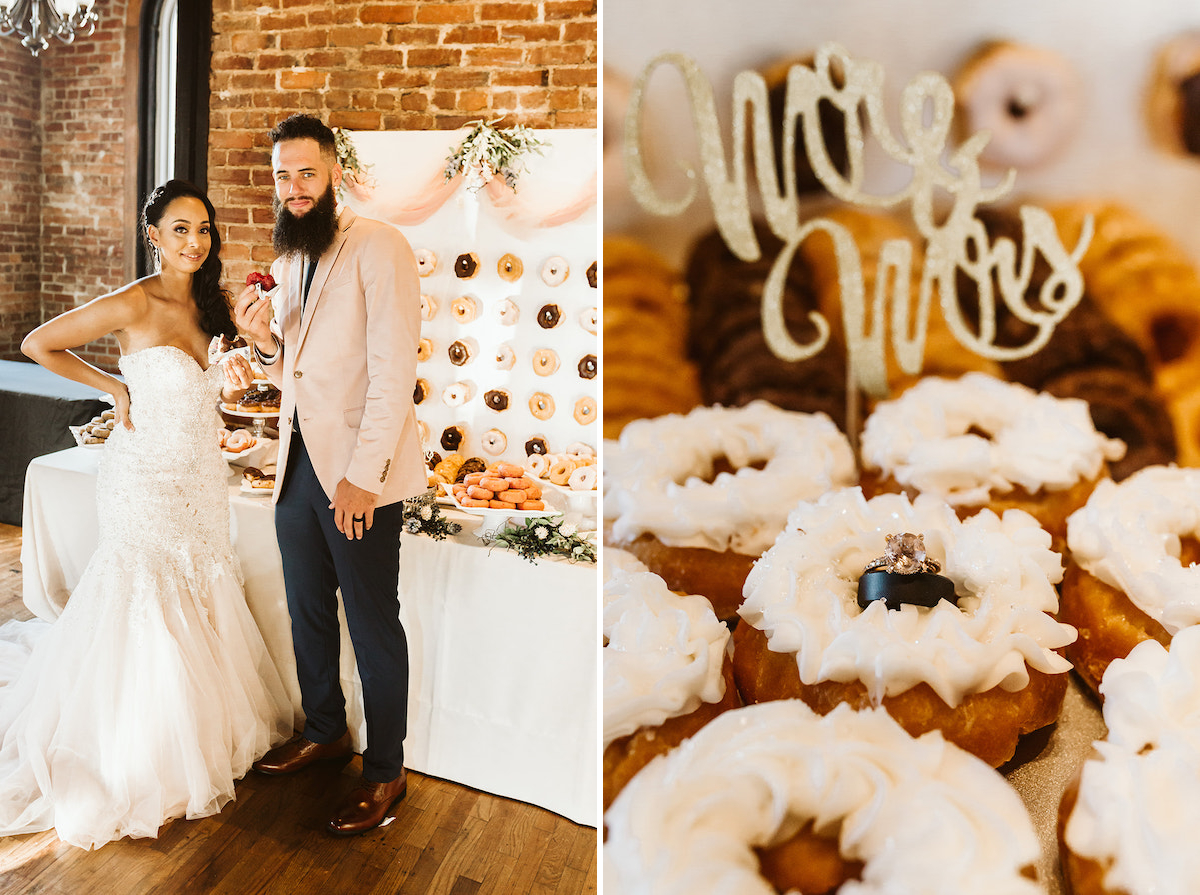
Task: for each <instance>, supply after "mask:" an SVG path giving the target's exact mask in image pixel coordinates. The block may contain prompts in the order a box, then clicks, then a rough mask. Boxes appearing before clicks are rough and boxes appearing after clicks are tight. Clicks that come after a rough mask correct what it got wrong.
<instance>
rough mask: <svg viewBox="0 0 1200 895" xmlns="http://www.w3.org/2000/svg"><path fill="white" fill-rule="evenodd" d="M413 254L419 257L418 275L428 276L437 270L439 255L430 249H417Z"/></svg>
mask: <svg viewBox="0 0 1200 895" xmlns="http://www.w3.org/2000/svg"><path fill="white" fill-rule="evenodd" d="M413 255H414V256H415V257H416V259H417V276H421V277H427V276H429V275H430V274H431V273H433V272H434V271H435V270H437V266H438V257H437V255H436V254H434V253H433V252H432V251H430V250H429V249H416V250H415V251H413Z"/></svg>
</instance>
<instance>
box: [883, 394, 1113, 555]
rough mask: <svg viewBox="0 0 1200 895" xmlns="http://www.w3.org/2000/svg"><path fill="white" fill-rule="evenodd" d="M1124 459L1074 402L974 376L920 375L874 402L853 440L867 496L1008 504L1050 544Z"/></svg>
mask: <svg viewBox="0 0 1200 895" xmlns="http://www.w3.org/2000/svg"><path fill="white" fill-rule="evenodd" d="M1124 453H1125V445H1124V444H1123V443H1122V442H1120V441H1117V440H1116V439H1111V438H1106V437H1104V436H1103V435H1101V434H1100V433H1099V432H1097V431H1096V427H1095V426H1094V425H1093V424H1092V418H1091V415H1090V414H1089V412H1088V407H1087V405H1086V404H1084V403H1083V402H1082V401H1079V400H1075V399H1070V398H1055V397H1054V396H1052V395H1049V394H1046V393H1044V392H1041V393H1039V392H1035V391H1033V390H1032V389H1029V388H1026V387H1025V386H1023V385H1019V384H1017V383H1009V382H1003V381H1002V380H999V379H996V378H994V377H992V376H988V375H986V374H984V373H967V374H965V375H964V376H962V377H960V378H958V379H941V378H938V377H929V378H927V379H923V380H921V381H920V382H919V383H917V384H916V385H915V386H913V387H912V388H910V389H909V390H908V391H906V392H904V393H903V394H902V395H901V396H900V397H898V398H895V399H893V400H890V401H881V402H880V403H879V404H877V405H876V406H875V409H874V411H872V413H871V415H870V417H868V419H867V422H866V426H865V427H864V429H863V434H862V442H861V454H862V465H863V470H864V484H863V487H864V490H865V491H867V492H868V494H870V493H875V492H878V491H882V490H899V489H903V490H904V491H905V492H906V493H908V494H910V495H912V494H917V493H920V494H933V495H936V496H938V497H940V498H941V499H943V500H945V501H946V502H947V503H949V504H951V505H952V506H954V507H956V508H959V509H960V510H961V511H962V512H964V513H966V512H970V511H971V510H972V509H974V508H976V507H981V506H988V507H991V508H992V509H993V510H996V511H997V512H1001V511H1002V510H1003V509H1004V508H1007V507H1017V508H1020V509H1024V510H1026V511H1027V512H1030V513H1032V514H1033V515H1034V516H1035V517H1037V519H1038V521H1040V522H1041V523H1042V525H1043V526H1045V528H1046V530H1047V531H1049V532H1050V533H1051V534H1052V535H1053V536H1054V537H1055V538H1056V539H1057V543H1059V544H1062V543H1064V539H1065V536H1066V518H1067V516H1068V515H1070V514H1071V513H1072V512H1074V511H1075V510H1076V509H1078V508H1079V507H1081V506H1083V504H1084V503H1085V502H1086V501H1087V497H1088V495H1089V494H1090V493H1091V490H1092V488H1093V486H1094V485H1095V482H1096V481H1097V480H1098V479H1100V478H1102V477H1106V476H1107V468H1106V463H1107V461H1109V460H1118V459H1120V458H1121V457H1122V456H1123V455H1124Z"/></svg>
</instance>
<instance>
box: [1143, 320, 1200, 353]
mask: <svg viewBox="0 0 1200 895" xmlns="http://www.w3.org/2000/svg"><path fill="white" fill-rule="evenodd" d="M1197 335H1200V318H1197V317H1195V316H1191V315H1184V314H1160V315H1158V316H1157V317H1155V318H1154V320H1152V321H1151V323H1150V339H1151V341H1152V342H1153V347H1154V355H1155V357H1156V359H1157V362H1158V363H1159V364H1169V363H1171V362H1172V361H1176V360H1179V359H1180V358H1181V357H1183V356H1184V355H1186V354H1187V353H1188V351H1189V350H1190V349H1191V347H1192V346H1193V345H1194V344H1195V343H1196V337H1197Z"/></svg>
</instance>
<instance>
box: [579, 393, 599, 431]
mask: <svg viewBox="0 0 1200 895" xmlns="http://www.w3.org/2000/svg"><path fill="white" fill-rule="evenodd" d="M595 421H596V399H595V398H580V399H579V400H578V401H576V402H575V422H577V423H579V425H581V426H586V425H587V424H588V423H594V422H595Z"/></svg>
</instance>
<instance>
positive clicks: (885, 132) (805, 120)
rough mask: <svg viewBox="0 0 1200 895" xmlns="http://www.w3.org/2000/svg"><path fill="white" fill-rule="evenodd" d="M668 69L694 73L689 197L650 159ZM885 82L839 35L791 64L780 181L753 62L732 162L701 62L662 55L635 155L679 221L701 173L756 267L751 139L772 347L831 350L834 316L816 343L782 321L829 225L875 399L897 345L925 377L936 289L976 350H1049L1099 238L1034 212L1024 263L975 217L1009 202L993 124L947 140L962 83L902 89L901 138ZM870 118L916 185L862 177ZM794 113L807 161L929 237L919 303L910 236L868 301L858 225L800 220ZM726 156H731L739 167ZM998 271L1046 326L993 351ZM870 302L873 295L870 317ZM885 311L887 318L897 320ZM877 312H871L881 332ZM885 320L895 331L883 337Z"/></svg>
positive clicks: (855, 370)
mask: <svg viewBox="0 0 1200 895" xmlns="http://www.w3.org/2000/svg"><path fill="white" fill-rule="evenodd" d="M660 67H668V68H674V69H675V70H676V71H677V72H678V73H679V74H680V75H681V76H682V77H683V80H684V83H685V86H686V88H687V93H688V98H689V102H690V108H691V113H692V123H693V126H694V127H695V131H696V137H697V141H698V145H699V152H700V159H701V172H700V177H698V176H697V173H696V170H695V169H694V168H693V167H692V166H690V165H688V164H687V163H686V162H683V161H682V160H681V161H680V164H681V165H682V167H683V169H684V170H685V171H686V173H687V175H688V178H689V183H688V188H687V190H686V194H685V195H684V196H682V197H680V198H677V199H671V198H668V197H665V196H662V195H660V194H659V192H658V191H657V190H656V189H655V186H654V184H653V182H652V180H651V178H650V175H649V174H648V173H647V171H646V169H645V166H644V164H643V152H642V129H641V119H642V114H643V103H644V98H645V92H646V88H647V85H648V83H649V80H650V78H651V76H652V75H653V74H654V73H655V71H656V70H657V69H659V68H660ZM883 82H884V72H883V68H882V66H880V65H879V64H877V63H874V62H871V61H868V60H856V59H852V58H851V57H850V55H849V54H848V53H847V52H846V51H845V50H844V49H843V48H841V47H840V46H838V45H836V44H826V45H825V46H823V47H821V48H820V49H819V50H818V51H817V54H816V58H815V60H814V62H813V65H812V68H809V67H807V66H804V65H795V66H792V67H791V68H790V69H789V70H788V77H787V93H786V96H785V100H784V119H783V133H782V135H781V138H782V152H783V179H782V183H780V182H779V179H778V178H777V176H776V173H775V172H776V170H777V169H776V165H775V156H774V148H773V147H774V143H773V141H772V139H771V137H772V134H771V121H770V117H769V114H768V106H767V86H766V81H765V80H764V79H763V77H762V76H761V75H760V74H758V73H757V72H753V71H743V72H740V73H739V74H738V75H737V76H736V77H735V78H734V82H733V118H732V122H733V124H732V133H731V142H730V147H731V152H732V155H731V156H727V153H726V149H725V145H724V143H723V141H722V138H721V132H720V125H719V122H718V119H717V109H716V99H715V96H714V93H713V89H712V85H711V84H710V83H709V82H708V80H707V79H706V78H705V76H704V74H703V72H701V70H700V68H699V67H698V66H697V65H696V63H695V62H693V61H692V60H690V59H688V58H687V57H686V56H683V55H680V54H678V53H665V54H663V55H660V56H657V57H655V58H654V59H652V60H651V61H650V62H649V63H648V64H647V65H646V67H645V68H644V69H643V71H642V73H641V74H640V75H639V77H638V79H637V81H636V83H635V84H634V85H633V89H632V92H631V96H630V102H629V109H628V117H627V122H626V127H625V161H626V165H627V168H628V177H629V185H630V190H631V192H632V194H633V196H634V198H635V199H636V200H637V201H638V202H639V203H640V204H641V205H642V206H643V207H644V208H645V209H646V210H647V211H649V212H651V213H653V214H658V215H664V216H675V215H681V214H683V213H684V212H686V211H687V210H688V208H689V207H690V206H691V205H692V203H693V202H694V201H696V198H697V195H698V193H699V180H700V179H702V180H703V183H704V186H705V188H706V190H707V194H708V197H709V200H710V202H711V203H712V208H713V212H714V216H715V218H716V223H717V229H718V230H719V231H720V233H721V236H722V238H723V239H724V240H725V242H726V244H727V245H728V246H729V248H730V250H731V251H732V252H733V253H734V254H735V255H737V256H738V257H739V258H741V259H742V260H744V261H754V260H758V258H759V257H760V255H761V248H760V246H759V245H758V242H757V240H756V239H755V237H754V228H753V219H752V215H751V209H750V199H751V195H750V183H749V167H748V161H747V153H746V146H747V140H748V138H750V139H752V142H753V152H754V171H755V176H756V181H757V182H756V187H757V191H758V197H759V198H760V199H761V201H762V205H763V211H764V214H765V216H766V219H767V223H768V225H769V226H770V228H771V230H772V232H773V233H775V235H776V236H778V237H779V238H780V239H781V240H783V242H784V247H783V249H782V250H781V251H780V253H779V255H778V256H777V258H776V260H775V262H774V266H773V267H772V270H771V274H770V276H769V277H768V279H767V282H766V284H765V287H764V290H763V296H762V325H763V333H764V336H765V338H766V342H767V345H768V346H769V347H770V349H771V351H772V352H773V353H774V354H776V355H777V356H778V357H780V358H781V359H783V360H785V361H798V360H803V359H805V358H809V357H812V356H813V355H815V354H817V353H818V352H820V351H821V350H823V349H824V348H825V346H826V344H827V343H828V335H829V330H830V326H829V322H828V321H827V320H825V319H824V317H822V316H821V315H820V314H817V313H814V314H812V315H810V319H811V320H812V322H813V323H814V325H815V326H816V328H817V332H818V335H817V337H816V338H815V339H814V340H813V341H812V342H810V343H808V344H807V345H801V344H800V343H798V342H796V341H795V340H794V339H793V338H792V337H791V335H790V333H788V331H787V329H786V327H785V325H784V322H783V314H782V304H783V286H784V282H785V279H786V274H787V268H788V266H789V265H790V263H791V261H792V257H793V256H794V254H795V252H796V250H797V249H798V248H799V247H800V245H801V244H802V243H803V242H804V240H805V239H806V238H808V236H810V235H811V234H813V233H815V232H818V231H822V232H825V233H828V234H829V235H830V237H832V240H833V245H834V254H835V256H836V259H837V263H838V269H839V277H838V279H839V285H840V287H841V308H842V323H843V331H844V332H845V334H846V345H847V355H848V358H847V360H848V366H849V369H850V371H851V379H852V380H853V382H854V383H856V384H857V385H858V387H860V388H862V389H863V390H864V391H865V392H867V393H868V394H870V395H872V396H880V397H881V396H885V395H886V394H887V376H886V365H885V352H886V350H887V346H888V345H889V344H890V345H891V350H892V351H893V353H894V355H895V357H896V359H897V362H898V363H899V365H900V367H901V369H903V370H904V371H905V372H907V373H909V374H916V373H918V372H920V368H921V364H922V361H923V357H924V352H925V338H926V333H927V329H928V322H929V314H930V305H931V304H932V303H933V299H934V294H935V290H936V294H937V295H938V297H939V301H940V307H941V309H942V314H943V316H944V317H945V318H946V322H947V324H948V326H949V328H950V331H951V333H952V334H953V335H954V337H955V339H957V340H958V341H959V342H960V343H961V344H962V345H963V346H964V347H965V348H967V349H969V350H970V351H972V352H974V353H976V354H979V355H982V356H984V357H988V358H991V359H993V360H1014V359H1017V358H1021V357H1028V356H1029V355H1031V354H1033V353H1034V352H1036V351H1038V350H1039V349H1040V348H1042V347H1043V346H1044V345H1045V344H1046V343H1047V342H1048V341H1049V339H1050V336H1051V335H1052V333H1053V332H1054V328H1055V326H1057V325H1058V323H1059V321H1061V320H1062V318H1063V317H1065V316H1066V314H1067V313H1069V312H1070V311H1071V309H1072V308H1074V307H1075V306H1076V305H1077V304H1078V303H1079V300H1080V298H1081V297H1082V295H1083V278H1082V276H1081V275H1080V273H1079V268H1078V262H1079V259H1080V258H1081V257H1082V256H1083V253H1084V251H1086V249H1087V246H1088V243H1089V242H1090V239H1091V222H1090V220H1089V222H1088V225H1087V226H1085V228H1084V231H1083V233H1082V235H1081V236H1080V240H1079V243H1078V244H1077V245H1076V246H1075V248H1074V249H1073V250H1071V251H1067V249H1065V248H1064V247H1063V245H1062V242H1061V241H1060V239H1059V237H1058V231H1057V230H1056V229H1055V227H1054V223H1053V220H1052V219H1051V218H1050V216H1049V215H1048V214H1046V213H1045V212H1044V211H1042V210H1041V209H1038V208H1035V207H1032V206H1022V207H1021V210H1020V216H1021V221H1022V225H1023V227H1024V238H1023V251H1022V253H1021V256H1020V258H1018V257H1017V254H1016V249H1015V246H1014V245H1013V243H1012V241H1011V240H1008V239H1003V238H1001V239H997V240H996V242H995V244H994V245H993V244H991V243H989V241H988V237H987V233H986V231H985V229H984V227H983V224H982V223H980V221H979V220H978V219H977V218H976V217H975V211H976V209H977V208H978V207H979V206H980V205H983V204H987V203H992V202H996V201H998V200H1000V199H1002V198H1003V197H1004V196H1006V195H1008V194H1009V193H1010V192H1011V190H1012V187H1013V182H1014V172H1012V171H1009V172H1008V174H1007V176H1006V177H1005V178H1004V179H1003V180H1002V181H1001V182H1000V183H999V184H998V185H996V186H993V187H984V186H983V184H982V182H981V176H980V170H979V162H978V159H979V153H980V152H981V151H982V150H983V148H984V146H985V145H986V144H987V141H988V135H987V133H986V132H981V133H978V134H975V135H974V136H972V137H971V138H969V139H968V140H966V141H965V142H963V143H962V144H961V145H959V146H958V147H957V148H953V149H951V148H950V147H949V140H950V136H951V125H952V121H953V116H954V91H953V89H952V88H951V86H950V84H949V82H948V81H947V80H946V78H945V77H943V76H942V75H940V74H937V73H934V72H925V73H922V74H919V75H917V76H916V77H915V78H913V79H912V80H911V81H910V82H909V83H908V84H907V85H905V87H904V90H903V92H902V97H901V107H900V132H899V135H897V134H894V133H893V132H892V129H891V125H890V124H889V122H888V120H887V117H886V115H885V114H884V108H883ZM839 84H840V86H839ZM822 101H825V102H828V103H831V104H832V105H833V106H834V107H836V108H837V109H838V110H839V111H841V112H842V114H843V120H844V122H845V124H844V127H845V136H846V144H847V154H848V163H847V170H846V174H845V175H844V176H843V175H842V174H841V173H839V172H838V171H837V169H836V167H835V166H834V164H833V161H832V160H831V158H830V156H829V153H828V149H827V147H826V144H825V137H824V135H823V134H822V133H821V130H820V118H819V116H818V114H817V108H818V105H819V104H820V103H821V102H822ZM864 118H865V121H866V123H867V132H868V133H870V135H871V136H872V137H873V138H874V139H875V140H876V142H877V143H878V144H879V145H880V147H882V149H883V150H884V151H885V152H886V153H887V155H888V156H890V157H891V158H892V159H894V160H895V161H897V162H899V163H900V164H901V165H904V166H906V167H908V168H909V169H910V170H911V171H912V177H911V179H910V181H909V182H908V184H907V185H906V186H905V187H903V188H902V189H900V190H898V191H897V192H895V193H893V194H890V195H874V194H872V193H870V192H868V191H867V189H866V187H865V186H864V177H865V170H864V162H863V151H864V146H865V140H866V137H865V135H864V131H863V128H862V121H863V120H864ZM798 122H799V126H802V127H803V128H804V131H803V133H804V144H805V148H806V152H807V156H808V161H809V164H810V165H811V166H812V169H813V171H814V172H815V174H816V175H817V177H818V178H819V179H820V181H821V183H822V184H823V185H824V186H825V188H826V189H827V190H828V191H829V192H830V194H831V195H833V196H834V197H836V198H838V199H840V200H842V201H844V202H847V203H851V204H854V205H859V206H866V207H872V208H878V209H896V208H899V207H900V206H902V205H908V207H909V212H910V214H911V216H912V220H913V222H914V223H915V224H916V227H917V229H918V230H919V231H920V233H921V236H922V237H923V238H924V240H925V243H926V246H925V252H924V267H923V268H922V271H921V280H920V282H921V285H920V289H919V292H918V294H917V295H916V296H915V301H916V306H915V308H914V307H912V306H911V303H912V301H913V299H914V297H913V296H911V295H910V294H909V283H910V282H911V279H910V273H911V268H912V263H913V261H912V259H913V252H912V246H911V245H908V244H907V243H905V242H904V241H902V240H892V241H890V242H889V243H887V244H885V245H884V247H883V250H882V254H881V258H882V259H883V263H884V265H885V267H886V268H888V269H890V272H892V273H893V274H894V275H892V276H881V277H878V278H877V291H876V294H875V295H872V296H867V295H865V294H864V290H863V274H862V262H861V257H860V255H859V251H858V247H857V245H856V244H855V242H854V240H853V237H852V236H851V234H850V233H849V231H848V230H846V229H845V228H843V227H841V226H840V225H839V224H837V223H835V222H834V221H831V220H828V219H824V218H813V219H811V220H808V221H803V220H801V219H800V211H799V203H798V200H797V194H796V172H795V142H796V128H797V123H798ZM727 157H730V158H731V162H729V163H727V161H726V160H727ZM944 197H949V203H950V205H949V208H945V207H942V206H944V205H945V199H944ZM939 221H940V223H939ZM1039 255H1040V256H1041V257H1042V258H1043V259H1044V260H1045V261H1046V262H1047V263H1048V264H1049V265H1050V267H1051V268H1052V273H1051V275H1050V277H1049V279H1048V280H1047V282H1046V283H1045V285H1044V286H1043V287H1042V289H1041V291H1040V293H1039V295H1038V303H1037V306H1036V307H1035V306H1030V305H1027V304H1026V303H1025V298H1024V296H1025V291H1026V289H1027V288H1028V286H1029V283H1030V279H1031V277H1032V274H1033V267H1034V262H1035V260H1036V259H1037V257H1038V256H1039ZM959 271H962V272H963V273H965V274H966V275H967V276H968V277H970V278H971V279H972V280H974V281H975V282H976V284H977V285H978V292H979V303H980V315H979V316H980V323H979V331H978V332H973V331H972V329H971V327H970V326H969V325H968V322H967V320H966V318H965V317H964V315H963V312H962V309H961V308H960V307H959V302H958V299H957V294H956V285H955V279H956V276H957V274H958V272H959ZM993 277H994V278H995V280H996V282H998V284H999V292H1000V297H1001V299H1002V300H1003V301H1004V303H1005V305H1006V306H1007V307H1008V308H1009V310H1010V311H1011V312H1012V313H1013V315H1015V316H1016V317H1017V318H1018V319H1020V320H1022V321H1024V322H1026V323H1029V324H1031V325H1032V326H1033V327H1034V328H1035V329H1036V330H1037V333H1036V335H1035V336H1034V337H1033V338H1031V339H1030V341H1029V342H1028V343H1026V344H1025V345H1020V346H1013V347H999V346H997V345H996V344H995V338H996V304H995V301H996V296H995V295H994V291H993V286H992V283H993ZM889 283H891V284H892V291H891V293H890V294H889V292H888V288H887V286H888V284H889ZM868 301H870V302H871V303H872V309H871V313H870V314H869V315H868V314H867V302H868ZM889 305H890V309H891V313H890V314H888V313H885V312H886V310H887V308H888V306H889ZM868 319H869V320H871V321H873V325H872V326H871V328H870V329H869V330H868V329H867V328H866V321H867V320H868ZM889 322H890V327H889ZM889 328H890V339H889V338H888V332H887V331H886V330H887V329H889Z"/></svg>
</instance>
